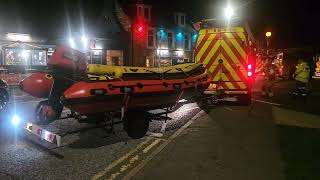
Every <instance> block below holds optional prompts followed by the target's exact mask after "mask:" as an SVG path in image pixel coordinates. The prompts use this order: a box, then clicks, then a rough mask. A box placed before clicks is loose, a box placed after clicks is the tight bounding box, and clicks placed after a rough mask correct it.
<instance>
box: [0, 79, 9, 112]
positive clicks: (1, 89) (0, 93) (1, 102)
mask: <svg viewBox="0 0 320 180" xmlns="http://www.w3.org/2000/svg"><path fill="white" fill-rule="evenodd" d="M8 102H9V91H8V84H7V83H6V82H5V81H4V80H2V79H0V111H1V110H2V109H3V108H4V107H5V105H6V104H7V103H8Z"/></svg>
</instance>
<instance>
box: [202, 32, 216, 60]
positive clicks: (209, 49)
mask: <svg viewBox="0 0 320 180" xmlns="http://www.w3.org/2000/svg"><path fill="white" fill-rule="evenodd" d="M218 40H219V35H218V34H217V35H216V36H215V37H214V38H213V39H212V41H211V43H210V44H209V46H208V47H207V49H206V51H205V52H204V53H203V54H202V56H201V58H200V61H199V62H200V63H202V62H203V61H204V60H205V59H206V58H207V56H208V54H209V52H210V51H212V48H213V46H214V45H216V43H217V42H218Z"/></svg>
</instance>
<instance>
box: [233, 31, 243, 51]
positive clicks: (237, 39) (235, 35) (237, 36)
mask: <svg viewBox="0 0 320 180" xmlns="http://www.w3.org/2000/svg"><path fill="white" fill-rule="evenodd" d="M232 35H233V37H235V39H236V41H237V42H238V44H239V45H240V47H242V46H241V45H242V44H243V42H242V41H241V37H240V36H239V35H238V33H236V32H232ZM242 48H243V47H242Z"/></svg>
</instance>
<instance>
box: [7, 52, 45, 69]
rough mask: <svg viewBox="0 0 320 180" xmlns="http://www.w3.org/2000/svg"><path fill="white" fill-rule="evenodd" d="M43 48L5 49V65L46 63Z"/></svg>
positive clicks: (38, 64) (42, 64)
mask: <svg viewBox="0 0 320 180" xmlns="http://www.w3.org/2000/svg"><path fill="white" fill-rule="evenodd" d="M46 56H47V53H46V51H45V50H23V49H5V65H36V66H45V65H47V57H46Z"/></svg>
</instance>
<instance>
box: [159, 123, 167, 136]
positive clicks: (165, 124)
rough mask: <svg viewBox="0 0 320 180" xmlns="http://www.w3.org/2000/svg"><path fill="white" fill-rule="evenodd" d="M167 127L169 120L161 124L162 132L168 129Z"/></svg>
mask: <svg viewBox="0 0 320 180" xmlns="http://www.w3.org/2000/svg"><path fill="white" fill-rule="evenodd" d="M166 127H167V122H163V123H162V125H161V130H160V132H161V133H162V134H163V133H164V132H165V131H166Z"/></svg>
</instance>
